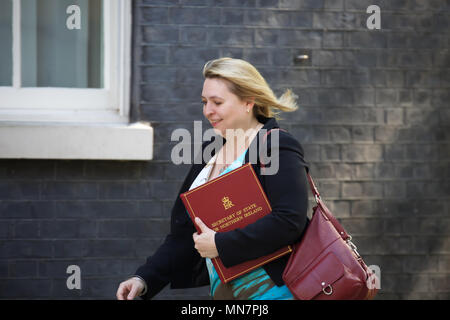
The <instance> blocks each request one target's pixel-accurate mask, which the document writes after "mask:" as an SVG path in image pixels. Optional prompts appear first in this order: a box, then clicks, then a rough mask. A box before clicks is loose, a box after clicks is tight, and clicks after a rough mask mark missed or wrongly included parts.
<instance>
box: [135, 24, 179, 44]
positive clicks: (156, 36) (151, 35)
mask: <svg viewBox="0 0 450 320" xmlns="http://www.w3.org/2000/svg"><path fill="white" fill-rule="evenodd" d="M178 34H179V31H178V28H177V27H172V26H143V27H142V40H143V41H144V42H147V43H159V42H163V43H176V42H178Z"/></svg>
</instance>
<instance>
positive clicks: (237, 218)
mask: <svg viewBox="0 0 450 320" xmlns="http://www.w3.org/2000/svg"><path fill="white" fill-rule="evenodd" d="M180 197H181V200H183V203H184V206H185V207H186V209H187V211H188V213H189V215H190V217H191V219H192V221H193V222H194V221H195V218H196V217H199V218H200V219H201V220H202V221H203V222H204V223H205V224H206V225H207V226H208V227H209V228H210V229H213V230H214V231H216V232H226V231H230V230H234V229H237V228H243V227H245V226H246V225H248V224H251V223H253V222H255V221H256V220H258V219H260V218H262V217H263V216H265V215H267V214H269V213H271V212H272V208H271V206H270V203H269V201H268V199H267V196H266V194H265V193H264V190H263V188H262V187H261V184H260V183H259V180H258V178H257V177H256V174H255V171H254V170H253V168H252V166H251V164H250V163H247V164H245V165H243V166H241V167H239V168H237V169H234V170H233V171H230V172H228V173H226V174H224V175H221V176H219V177H217V178H215V179H213V180H211V181H209V182H207V183H205V184H203V185H201V186H198V187H197V188H194V189H192V190H190V191H187V192H185V193H182V194H181V195H180ZM194 225H195V227H196V228H197V231H198V232H199V233H200V229H199V228H198V227H197V225H196V224H195V222H194ZM236 250H239V248H236ZM291 251H292V248H291V246H286V247H283V248H281V249H279V250H277V251H275V252H273V253H271V254H269V255H266V256H263V257H259V258H257V259H254V260H249V261H246V262H243V263H241V264H238V265H235V266H232V267H230V268H226V267H225V266H224V265H223V263H222V261H221V260H220V258H214V259H211V261H212V263H213V264H214V267H215V268H216V271H217V273H218V274H219V277H220V280H221V281H222V282H223V283H227V282H229V281H230V280H233V279H235V278H237V277H239V276H241V275H243V274H245V273H247V272H249V271H251V270H253V269H256V268H258V267H260V266H262V265H264V264H266V263H268V262H270V261H272V260H275V259H277V258H279V257H281V256H283V255H285V254H287V253H289V252H291Z"/></svg>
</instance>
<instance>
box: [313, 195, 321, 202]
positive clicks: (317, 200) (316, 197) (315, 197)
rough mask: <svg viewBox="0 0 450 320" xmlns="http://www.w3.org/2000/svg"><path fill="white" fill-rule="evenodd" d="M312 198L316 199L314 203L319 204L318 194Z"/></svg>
mask: <svg viewBox="0 0 450 320" xmlns="http://www.w3.org/2000/svg"><path fill="white" fill-rule="evenodd" d="M314 199H315V200H316V203H317V204H319V200H320V196H318V195H317V194H315V195H314Z"/></svg>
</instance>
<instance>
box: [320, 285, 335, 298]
mask: <svg viewBox="0 0 450 320" xmlns="http://www.w3.org/2000/svg"><path fill="white" fill-rule="evenodd" d="M321 284H322V287H323V288H322V292H323V293H324V294H326V295H327V296H331V294H332V293H333V287H332V286H331V284H329V285H327V286H326V287H324V286H325V282H322V283H321Z"/></svg>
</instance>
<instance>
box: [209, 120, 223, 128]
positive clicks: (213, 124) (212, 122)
mask: <svg viewBox="0 0 450 320" xmlns="http://www.w3.org/2000/svg"><path fill="white" fill-rule="evenodd" d="M220 121H222V120H216V121H211V125H212V126H213V127H215V126H217V124H218V123H219V122H220Z"/></svg>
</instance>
